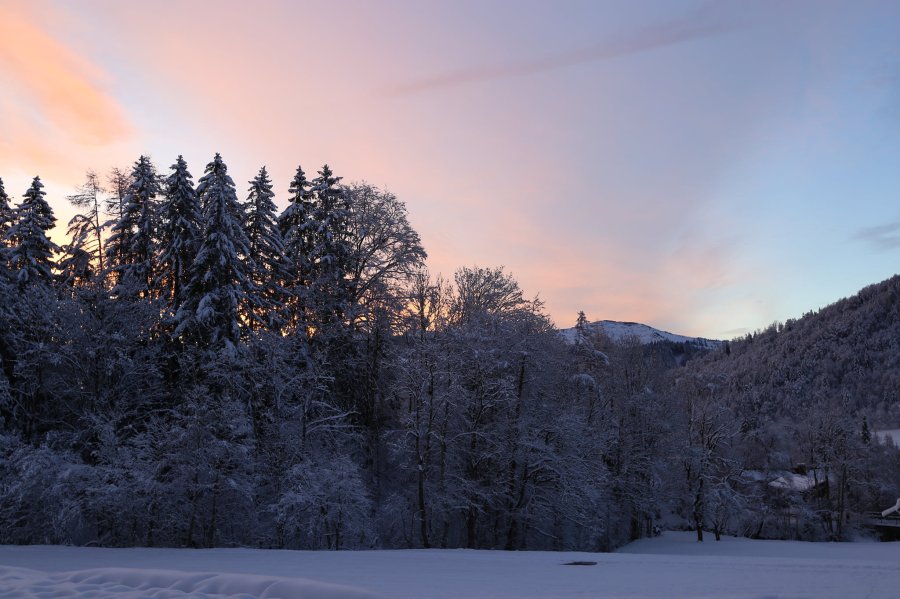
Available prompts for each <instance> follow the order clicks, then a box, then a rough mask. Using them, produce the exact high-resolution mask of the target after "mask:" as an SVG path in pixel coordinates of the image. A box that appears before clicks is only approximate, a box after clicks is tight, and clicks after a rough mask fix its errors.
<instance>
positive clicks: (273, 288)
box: [244, 167, 290, 330]
mask: <svg viewBox="0 0 900 599" xmlns="http://www.w3.org/2000/svg"><path fill="white" fill-rule="evenodd" d="M249 191H250V195H249V196H248V198H247V202H246V204H245V205H244V211H245V213H246V216H245V220H244V232H245V233H246V235H247V241H248V244H249V245H248V249H249V256H250V260H251V261H252V262H251V263H250V273H249V282H250V284H251V288H250V292H249V293H248V295H247V298H246V304H247V305H246V308H245V310H244V314H245V316H246V318H247V319H248V321H249V323H250V326H251V327H252V328H257V327H260V326H262V327H266V328H268V329H270V330H278V329H279V328H281V326H282V325H283V324H284V322H283V319H282V318H281V315H280V312H281V308H282V307H283V306H284V301H285V299H286V298H285V296H286V290H285V288H284V285H285V283H286V282H287V280H288V279H289V277H290V271H289V269H288V262H287V260H286V258H285V253H284V242H283V241H282V238H281V232H280V231H279V229H278V224H277V221H276V216H275V215H276V212H275V210H276V208H275V202H274V201H273V200H272V198H273V197H274V196H275V194H274V193H273V192H272V181H271V180H270V179H269V174H268V172H266V167H262V168H261V169H260V170H259V174H258V175H256V177H255V178H254V179H253V180H252V181H250V190H249Z"/></svg>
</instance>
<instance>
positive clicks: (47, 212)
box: [7, 177, 59, 286]
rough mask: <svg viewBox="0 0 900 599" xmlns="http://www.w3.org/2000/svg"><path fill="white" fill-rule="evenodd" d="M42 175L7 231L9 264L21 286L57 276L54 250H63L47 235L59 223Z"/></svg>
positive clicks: (17, 210) (31, 188) (25, 197)
mask: <svg viewBox="0 0 900 599" xmlns="http://www.w3.org/2000/svg"><path fill="white" fill-rule="evenodd" d="M43 188H44V185H43V183H41V178H40V177H35V178H34V180H33V181H32V183H31V187H29V188H28V191H26V192H25V195H24V196H23V197H24V199H23V200H22V203H21V204H19V206H18V207H17V208H16V211H15V222H14V223H13V224H12V226H11V227H10V229H9V232H8V233H7V239H9V242H10V244H11V248H10V250H9V264H10V268H11V270H12V272H13V275H14V276H15V277H16V280H17V281H18V283H19V285H20V286H24V285H27V284H30V283H35V282H43V283H49V282H50V281H51V279H52V278H53V254H54V253H55V252H57V251H59V248H58V247H57V246H56V244H55V243H53V242H52V241H50V239H49V238H48V237H47V231H49V230H50V229H52V228H53V225H55V224H56V217H55V216H54V215H53V209H52V208H50V205H49V204H48V203H47V200H46V199H45V197H44V196H45V195H46V193H45V192H44V190H43Z"/></svg>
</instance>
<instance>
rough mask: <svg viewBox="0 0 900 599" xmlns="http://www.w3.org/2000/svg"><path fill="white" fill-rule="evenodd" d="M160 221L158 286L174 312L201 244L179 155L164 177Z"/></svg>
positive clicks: (197, 211)
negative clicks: (169, 173) (164, 191)
mask: <svg viewBox="0 0 900 599" xmlns="http://www.w3.org/2000/svg"><path fill="white" fill-rule="evenodd" d="M159 220H160V226H159V244H160V272H159V287H160V288H161V289H163V290H164V291H163V294H164V296H165V297H166V299H167V301H168V302H169V305H170V306H171V307H172V310H173V312H177V311H178V308H179V307H180V306H181V304H182V302H183V299H184V298H183V296H184V287H185V285H186V283H187V280H188V276H189V273H190V268H191V265H192V264H193V263H194V258H195V257H196V255H197V249H198V247H199V245H200V221H201V214H200V203H199V201H198V199H197V192H196V191H194V184H193V177H192V176H191V173H190V172H189V171H188V168H187V163H186V162H185V161H184V158H182V157H181V156H179V157H178V159H177V160H176V161H175V164H173V165H172V174H171V175H169V177H168V178H167V179H166V199H165V201H164V202H163V204H162V206H161V207H160V218H159Z"/></svg>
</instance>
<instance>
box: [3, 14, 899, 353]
mask: <svg viewBox="0 0 900 599" xmlns="http://www.w3.org/2000/svg"><path fill="white" fill-rule="evenodd" d="M898 30H900V4H898V3H896V2H867V1H864V0H863V1H858V2H836V1H831V0H820V1H806V2H804V1H795V2H780V1H779V2H775V1H768V0H760V1H754V2H736V1H732V0H721V1H713V2H691V1H685V2H676V1H669V0H666V1H656V2H654V1H645V2H632V1H624V0H622V1H598V0H590V1H581V2H578V1H570V0H563V1H561V2H537V1H513V0H507V1H503V2H501V1H471V0H461V1H458V2H435V1H430V0H418V1H417V0H409V1H390V0H385V1H384V2H364V1H361V0H353V1H351V0H330V1H321V2H307V1H290V0H283V1H274V0H261V1H259V2H238V1H230V0H219V1H205V0H186V1H182V2H175V1H159V2H152V3H138V2H130V1H121V0H77V1H71V2H63V1H58V2H53V1H49V0H27V1H26V0H22V1H18V0H0V177H2V179H3V181H4V182H5V185H6V190H7V192H8V193H9V194H10V196H11V197H13V198H14V199H15V200H16V201H18V200H19V199H20V198H21V194H22V193H23V192H24V191H25V189H26V188H27V186H28V184H29V182H30V180H31V177H33V176H34V175H40V176H41V177H42V179H43V180H44V181H45V184H46V186H47V191H48V199H49V200H50V202H51V204H52V205H53V206H54V209H55V210H56V211H57V215H58V216H59V218H60V223H61V227H60V229H64V225H65V222H66V221H67V220H68V218H69V217H71V215H72V213H73V212H72V208H71V207H69V206H68V205H67V202H66V200H65V196H66V194H69V193H72V192H73V190H74V188H75V187H76V186H77V185H78V184H80V183H81V182H82V180H83V177H84V173H85V171H86V170H88V169H93V170H96V171H98V172H106V171H108V170H109V169H110V168H111V167H113V166H118V167H122V168H128V167H130V164H131V163H133V162H134V160H135V159H136V158H137V157H138V156H139V155H140V154H149V155H150V156H151V157H152V159H153V160H154V162H155V163H156V164H157V166H158V167H159V168H160V170H161V171H163V172H167V171H168V167H169V165H171V164H172V163H173V162H174V160H175V157H176V156H177V155H178V154H183V155H184V156H185V158H186V159H187V161H188V163H189V165H190V168H191V171H192V172H193V174H194V176H195V178H196V177H198V176H199V175H200V174H202V172H203V167H204V165H205V164H206V163H207V162H208V161H209V160H210V158H211V157H212V155H213V154H214V153H215V152H221V154H222V156H223V157H224V159H225V161H226V162H227V163H228V165H229V171H230V173H231V174H232V176H233V177H234V179H235V181H236V182H237V183H238V187H239V191H240V193H241V194H243V193H244V191H245V190H246V187H247V185H246V182H247V181H248V180H249V179H250V178H251V177H252V176H253V175H254V174H255V173H256V171H257V170H258V169H259V167H260V166H262V165H264V164H265V165H266V166H267V167H268V168H269V171H270V173H271V174H272V176H273V179H274V181H275V184H276V193H278V194H279V198H280V205H281V206H282V207H283V206H284V203H285V194H286V191H287V185H288V182H289V181H290V178H291V176H292V174H293V171H294V170H295V168H296V166H297V165H298V164H302V165H303V167H304V169H305V170H306V171H307V172H308V173H313V172H315V171H316V170H318V169H319V168H320V167H321V165H322V164H323V163H326V162H327V163H328V164H329V165H331V166H332V168H333V169H334V170H335V172H336V173H337V174H338V175H341V176H343V177H344V178H345V180H346V181H361V180H365V181H368V182H370V183H373V184H376V185H379V186H381V187H384V188H387V189H389V190H390V191H392V192H394V193H395V194H397V196H398V197H399V198H400V199H402V200H403V201H405V202H406V204H407V207H408V209H409V213H410V220H411V222H412V224H413V226H414V227H415V228H416V229H417V230H418V231H419V233H420V234H421V236H422V240H423V244H424V246H425V248H426V250H427V251H428V253H429V268H430V269H431V270H432V272H435V273H437V272H442V273H444V274H445V275H450V274H452V272H453V271H454V270H455V269H456V268H457V267H459V266H462V265H473V264H477V265H482V266H494V265H504V266H506V268H507V269H508V270H509V271H510V272H512V273H513V274H514V275H515V276H516V278H517V279H518V280H519V282H520V284H521V285H522V287H523V288H524V289H525V290H526V292H527V293H528V294H539V295H540V297H541V298H542V299H543V300H544V301H545V302H546V306H547V310H548V311H549V313H550V314H551V315H552V317H553V319H554V321H555V322H556V323H557V325H558V326H561V327H564V326H571V325H572V324H573V323H574V321H575V317H576V314H577V311H578V310H584V311H585V312H586V313H587V315H588V317H589V318H590V319H592V320H599V319H615V320H633V321H640V322H645V323H647V324H650V325H653V326H656V327H659V328H664V329H667V330H671V331H673V332H677V333H682V334H690V335H702V336H707V337H717V338H728V337H732V336H735V335H739V334H742V333H744V332H747V331H749V330H753V329H757V328H760V327H764V326H766V325H768V324H769V323H771V322H772V321H774V320H784V319H786V318H790V317H797V316H800V315H801V314H802V313H804V312H805V311H807V310H810V309H814V308H817V307H821V306H822V305H825V304H827V303H830V302H832V301H834V300H837V299H838V298H840V297H843V296H846V295H849V294H852V293H854V292H856V291H857V290H858V289H859V288H860V287H862V286H864V285H866V284H869V283H874V282H877V281H880V280H882V279H884V278H887V277H888V276H891V275H892V274H894V273H896V272H897V271H898V265H900V167H898V165H900V36H897V35H896V32H897V31H898ZM59 234H60V235H61V234H62V231H60V232H59Z"/></svg>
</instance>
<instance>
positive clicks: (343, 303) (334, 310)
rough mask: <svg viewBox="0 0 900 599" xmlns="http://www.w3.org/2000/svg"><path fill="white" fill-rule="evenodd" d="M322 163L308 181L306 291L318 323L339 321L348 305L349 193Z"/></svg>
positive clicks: (342, 318) (349, 252) (341, 319)
mask: <svg viewBox="0 0 900 599" xmlns="http://www.w3.org/2000/svg"><path fill="white" fill-rule="evenodd" d="M340 180H341V178H340V177H335V176H334V173H332V171H331V169H330V168H329V167H328V165H327V164H326V165H325V166H323V167H322V170H320V171H319V176H318V177H316V178H315V179H314V180H313V181H312V184H311V192H312V193H313V194H314V196H315V204H314V209H313V221H314V228H313V231H312V259H311V260H310V268H311V276H310V287H311V289H310V293H311V294H312V296H313V297H312V302H313V303H314V304H315V308H314V309H315V312H316V316H317V318H318V320H319V324H325V323H334V322H341V321H343V320H344V318H345V316H346V315H347V314H346V313H347V309H348V308H349V306H350V289H349V282H348V281H347V274H348V273H349V272H350V268H351V265H350V260H351V247H350V243H349V232H348V222H349V218H350V205H349V196H348V194H347V193H346V192H345V190H344V189H342V188H340V187H339V186H338V183H340Z"/></svg>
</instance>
